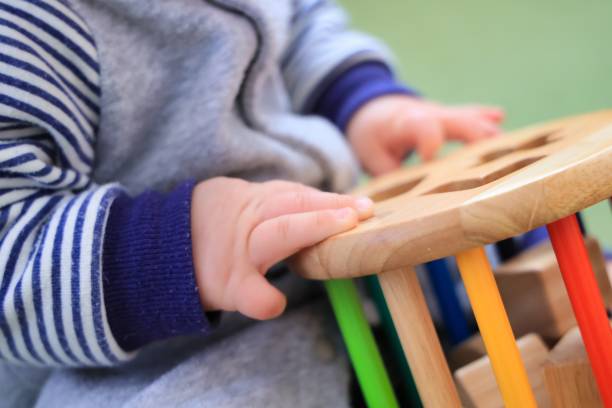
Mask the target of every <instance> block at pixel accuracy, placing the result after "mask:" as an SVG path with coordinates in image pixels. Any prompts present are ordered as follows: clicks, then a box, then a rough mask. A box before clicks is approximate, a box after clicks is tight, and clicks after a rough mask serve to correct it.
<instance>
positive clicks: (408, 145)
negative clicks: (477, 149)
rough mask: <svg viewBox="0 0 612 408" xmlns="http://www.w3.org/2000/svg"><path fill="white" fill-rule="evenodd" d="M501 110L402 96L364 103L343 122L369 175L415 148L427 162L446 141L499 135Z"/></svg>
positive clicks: (394, 164)
mask: <svg viewBox="0 0 612 408" xmlns="http://www.w3.org/2000/svg"><path fill="white" fill-rule="evenodd" d="M503 117H504V113H503V111H502V110H501V109H499V108H495V107H488V106H477V105H472V106H467V105H466V106H457V107H448V106H443V105H439V104H436V103H433V102H427V101H423V100H420V99H416V98H412V97H409V96H405V95H389V96H382V97H379V98H376V99H373V100H372V101H370V102H368V103H367V104H365V105H364V106H363V107H361V108H360V109H359V110H358V111H357V112H356V114H355V115H354V116H353V118H352V119H351V121H350V122H349V124H348V129H347V136H348V139H349V141H350V143H351V145H352V146H353V150H354V151H355V154H356V155H357V157H358V158H359V160H360V161H361V163H362V165H363V167H364V168H365V169H366V170H367V171H368V172H370V173H371V174H372V175H375V176H377V175H380V174H383V173H386V172H388V171H391V170H393V169H396V168H397V167H399V166H400V165H401V163H402V161H403V160H404V158H405V156H406V154H407V153H408V152H409V151H411V150H414V149H415V150H416V151H417V152H418V153H419V154H420V155H421V157H422V158H423V159H424V160H430V159H432V158H433V157H434V156H435V154H436V151H437V150H438V149H439V148H440V146H441V145H442V144H443V143H444V141H445V140H460V141H463V142H473V141H476V140H480V139H484V138H488V137H491V136H494V135H496V134H497V133H499V127H498V124H499V123H500V122H501V121H502V120H503Z"/></svg>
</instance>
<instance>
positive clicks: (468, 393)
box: [454, 333, 549, 408]
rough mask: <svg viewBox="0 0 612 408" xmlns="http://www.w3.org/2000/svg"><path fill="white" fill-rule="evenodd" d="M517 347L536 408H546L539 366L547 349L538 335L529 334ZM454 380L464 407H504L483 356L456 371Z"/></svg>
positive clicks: (546, 403)
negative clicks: (533, 395)
mask: <svg viewBox="0 0 612 408" xmlns="http://www.w3.org/2000/svg"><path fill="white" fill-rule="evenodd" d="M517 345H518V348H519V352H520V353H521V358H522V360H523V362H524V363H525V368H526V370H527V376H528V377H529V383H530V384H531V387H532V389H533V391H534V394H535V397H536V400H537V402H538V406H540V407H546V406H548V405H549V399H548V395H547V393H546V389H545V386H544V376H543V365H544V363H545V361H546V357H547V355H548V347H547V346H546V344H544V342H543V341H542V339H541V338H540V336H538V335H537V334H533V333H531V334H528V335H526V336H523V337H521V338H520V339H519V340H518V341H517ZM454 377H455V382H456V384H457V388H458V390H459V395H460V396H461V400H462V403H463V405H464V406H467V407H482V408H495V407H500V408H501V407H503V406H504V402H503V400H502V396H501V394H500V392H499V389H498V387H497V382H496V381H495V376H494V374H493V369H492V367H491V362H490V360H489V357H487V356H483V357H481V358H479V359H478V360H476V361H473V362H472V363H470V364H468V365H466V366H464V367H462V368H460V369H458V370H456V371H455V374H454Z"/></svg>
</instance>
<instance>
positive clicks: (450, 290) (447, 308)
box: [425, 259, 470, 344]
mask: <svg viewBox="0 0 612 408" xmlns="http://www.w3.org/2000/svg"><path fill="white" fill-rule="evenodd" d="M425 266H426V268H427V271H428V272H429V280H430V282H431V284H432V286H433V289H434V292H435V294H436V298H437V301H438V306H439V307H440V314H441V315H442V320H443V321H444V325H445V327H446V330H447V331H448V336H449V338H450V341H451V343H452V344H457V343H460V342H462V341H463V340H465V339H467V338H468V337H469V336H470V329H469V326H468V322H467V319H466V317H465V314H464V313H463V310H462V309H461V304H460V303H459V298H458V297H457V292H456V291H455V283H454V282H453V278H452V276H451V274H450V271H449V269H448V265H447V264H446V261H445V260H444V259H437V260H435V261H431V262H428V263H427V264H425Z"/></svg>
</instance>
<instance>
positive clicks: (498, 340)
mask: <svg viewBox="0 0 612 408" xmlns="http://www.w3.org/2000/svg"><path fill="white" fill-rule="evenodd" d="M456 258H457V265H458V266H459V272H460V273H461V278H462V279H463V283H464V285H465V289H466V291H467V294H468V297H469V298H470V303H471V304H472V309H473V311H474V315H475V316H476V322H477V323H478V327H479V328H480V334H481V336H482V339H483V341H484V344H485V348H486V349H487V354H488V355H489V359H490V361H491V365H492V366H493V372H494V373H495V378H496V379H497V385H498V387H499V390H500V391H501V395H502V398H503V399H504V402H505V405H506V407H508V408H514V407H516V408H528V407H537V403H536V400H535V397H534V395H533V392H532V390H531V386H530V385H529V380H528V378H527V371H526V370H525V366H524V365H523V362H522V361H521V355H520V353H519V350H518V347H517V346H516V342H515V340H514V334H513V333H512V327H510V322H509V321H508V316H507V315H506V310H505V309H504V304H503V303H502V300H501V296H500V294H499V290H498V289H497V284H496V283H495V278H494V277H493V271H491V265H490V264H489V261H488V259H487V255H486V253H485V250H484V248H482V247H481V248H473V249H469V250H467V251H463V252H461V253H459V254H457V255H456ZM535 312H537V311H534V313H535Z"/></svg>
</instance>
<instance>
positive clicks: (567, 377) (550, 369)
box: [544, 327, 603, 408]
mask: <svg viewBox="0 0 612 408" xmlns="http://www.w3.org/2000/svg"><path fill="white" fill-rule="evenodd" d="M544 379H545V384H546V389H547V390H548V394H549V395H550V400H551V404H552V406H553V407H555V408H582V407H603V403H602V401H601V398H600V397H599V392H598V391H597V384H596V383H595V376H594V375H593V371H592V370H591V366H590V364H589V360H588V358H587V354H586V351H585V349H584V343H583V342H582V336H581V335H580V331H579V330H578V328H577V327H575V328H573V329H571V330H570V331H569V332H568V333H567V334H566V335H565V336H563V338H562V339H561V341H559V343H558V344H557V345H556V346H555V347H554V348H553V349H552V350H551V352H550V353H549V355H548V358H547V359H546V362H545V364H544Z"/></svg>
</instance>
